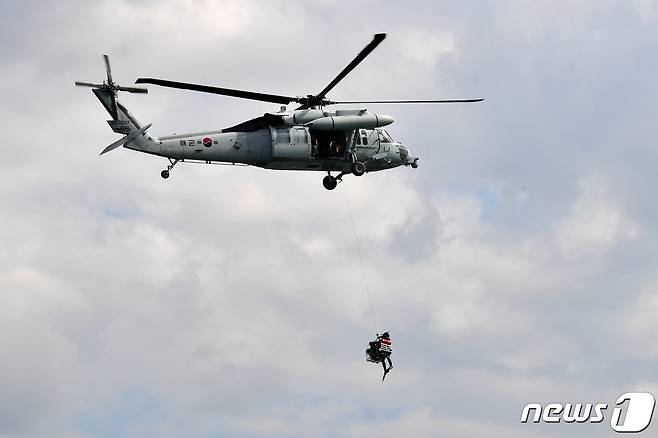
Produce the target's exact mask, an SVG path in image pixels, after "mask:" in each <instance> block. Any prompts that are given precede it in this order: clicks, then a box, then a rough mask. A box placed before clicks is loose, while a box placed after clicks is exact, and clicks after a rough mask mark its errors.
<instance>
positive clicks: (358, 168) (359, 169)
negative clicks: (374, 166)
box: [352, 161, 366, 176]
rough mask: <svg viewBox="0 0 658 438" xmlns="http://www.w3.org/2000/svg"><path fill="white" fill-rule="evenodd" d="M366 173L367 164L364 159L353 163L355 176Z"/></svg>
mask: <svg viewBox="0 0 658 438" xmlns="http://www.w3.org/2000/svg"><path fill="white" fill-rule="evenodd" d="M364 173H366V165H365V164H364V163H363V162H362V161H355V162H354V163H352V174H353V175H354V176H362V175H363V174H364Z"/></svg>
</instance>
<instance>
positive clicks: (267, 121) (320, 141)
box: [75, 33, 484, 190]
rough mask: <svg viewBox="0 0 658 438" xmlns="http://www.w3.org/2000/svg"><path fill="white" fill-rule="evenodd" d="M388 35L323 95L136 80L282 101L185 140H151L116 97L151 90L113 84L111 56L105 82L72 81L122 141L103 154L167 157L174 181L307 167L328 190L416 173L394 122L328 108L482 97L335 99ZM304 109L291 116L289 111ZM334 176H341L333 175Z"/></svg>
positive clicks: (178, 137)
mask: <svg viewBox="0 0 658 438" xmlns="http://www.w3.org/2000/svg"><path fill="white" fill-rule="evenodd" d="M384 38H386V34H385V33H378V34H375V35H374V38H373V40H372V41H371V42H370V43H369V44H368V45H366V46H365V47H364V48H363V49H362V50H361V51H360V52H359V53H358V54H357V56H356V57H355V58H354V59H353V60H352V61H351V62H350V63H349V64H348V65H347V66H346V67H345V68H344V69H343V70H342V71H341V72H340V73H339V74H338V75H337V76H336V77H335V78H334V79H333V80H332V81H331V82H330V83H329V84H328V85H327V86H326V87H325V88H324V89H323V90H322V91H320V92H319V93H318V94H308V95H306V96H284V95H277V94H266V93H258V92H253V91H244V90H237V89H231V88H221V87H214V86H207V85H198V84H192V83H187V82H176V81H170V80H165V79H156V78H141V77H140V78H138V79H137V80H136V81H135V83H136V84H151V85H158V86H162V87H169V88H177V89H183V90H192V91H199V92H204V93H212V94H219V95H224V96H230V97H236V98H242V99H250V100H256V101H262V102H270V103H277V104H281V105H284V106H281V107H280V109H279V111H277V112H270V113H265V114H264V115H262V116H259V117H256V118H253V119H251V120H247V121H245V122H242V123H239V124H237V125H234V126H231V127H228V128H224V129H219V130H213V131H204V132H197V133H192V134H183V135H170V136H164V137H154V136H151V135H150V134H149V133H147V130H148V129H149V128H150V127H151V124H148V125H142V124H141V123H140V122H138V121H137V119H136V118H135V117H134V116H133V115H132V114H131V113H130V112H129V111H128V109H127V108H126V107H125V106H124V105H123V104H122V103H121V102H120V101H119V100H118V98H117V95H118V92H119V91H123V92H128V93H148V89H146V88H142V87H123V86H120V85H118V84H116V83H115V82H114V80H113V79H112V71H111V68H110V61H109V57H108V55H103V59H104V62H105V71H106V74H107V81H103V83H101V84H94V83H89V82H78V81H76V82H75V85H76V86H84V87H91V88H92V91H93V93H94V94H95V95H96V97H97V98H98V99H99V100H100V102H101V104H102V105H103V106H104V107H105V109H106V110H107V112H108V113H109V114H110V116H111V117H112V119H111V120H108V124H109V125H110V128H112V130H113V131H114V132H116V133H119V134H123V137H122V138H121V139H119V140H117V141H116V142H114V143H112V144H111V145H109V146H107V147H106V148H105V149H103V151H102V152H101V153H100V155H103V154H105V153H107V152H110V151H112V150H114V149H116V148H118V147H119V146H123V147H125V148H127V149H132V150H135V151H139V152H144V153H147V154H152V155H157V156H161V157H165V158H167V159H168V160H169V164H168V165H167V166H166V168H165V169H164V170H163V171H162V172H161V174H160V175H161V176H162V178H164V179H167V178H169V176H170V173H171V171H172V169H173V168H174V166H175V165H176V164H178V163H183V162H191V163H206V164H229V165H231V164H232V165H251V166H257V167H262V168H266V169H277V170H308V171H321V172H326V173H327V175H326V176H325V177H324V178H323V180H322V184H323V186H324V187H325V188H326V189H327V190H333V189H335V188H336V186H337V185H338V183H339V182H341V181H342V178H343V176H345V175H348V174H352V175H355V176H362V175H364V174H366V173H368V172H374V171H380V170H387V169H393V168H395V167H399V166H406V167H412V168H414V169H415V168H418V160H419V158H418V157H415V156H413V155H411V153H410V152H409V149H408V148H407V147H405V146H404V145H403V144H402V143H400V142H399V141H396V140H394V139H393V137H392V136H391V135H390V134H389V133H388V132H387V131H386V130H385V129H383V127H385V126H388V125H390V124H392V123H393V122H394V119H393V117H391V116H387V115H383V114H376V113H372V112H370V111H368V110H367V109H365V108H361V109H337V110H335V111H326V110H325V108H326V107H328V106H331V105H340V104H345V105H352V104H359V105H361V104H380V103H386V104H408V103H419V104H423V103H471V102H481V101H482V100H484V99H449V100H446V99H444V100H363V101H334V100H330V99H328V98H327V97H326V96H327V93H329V91H331V90H332V89H333V88H334V87H335V86H336V85H337V84H338V83H339V82H340V81H342V80H343V79H344V78H345V77H346V76H347V75H348V74H349V73H350V72H351V71H352V70H354V68H355V67H356V66H357V65H359V64H360V63H361V62H362V61H363V60H364V59H365V58H366V57H367V56H368V55H369V54H370V53H371V52H372V51H373V50H374V49H375V48H376V47H377V46H378V45H379V44H380V43H381V42H382V41H383V40H384ZM292 103H297V104H299V106H298V107H297V108H295V109H294V110H292V111H290V110H288V109H287V106H288V105H290V104H292ZM332 172H337V174H336V175H332Z"/></svg>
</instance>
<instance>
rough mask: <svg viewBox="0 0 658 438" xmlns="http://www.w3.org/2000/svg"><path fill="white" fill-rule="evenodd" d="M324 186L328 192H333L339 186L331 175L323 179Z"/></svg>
mask: <svg viewBox="0 0 658 438" xmlns="http://www.w3.org/2000/svg"><path fill="white" fill-rule="evenodd" d="M322 185H323V186H324V188H325V189H327V190H333V189H335V188H336V186H337V185H338V181H337V180H336V178H334V177H333V176H331V175H327V176H325V177H324V178H323V179H322Z"/></svg>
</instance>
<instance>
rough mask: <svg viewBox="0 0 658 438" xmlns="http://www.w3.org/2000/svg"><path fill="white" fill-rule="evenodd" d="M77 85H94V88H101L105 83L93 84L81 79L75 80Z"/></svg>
mask: <svg viewBox="0 0 658 438" xmlns="http://www.w3.org/2000/svg"><path fill="white" fill-rule="evenodd" d="M75 85H77V86H78V87H92V88H100V87H102V86H103V84H92V83H89V82H80V81H75Z"/></svg>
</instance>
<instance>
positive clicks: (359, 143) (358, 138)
mask: <svg viewBox="0 0 658 438" xmlns="http://www.w3.org/2000/svg"><path fill="white" fill-rule="evenodd" d="M356 144H357V145H359V146H360V145H361V133H360V132H357V133H356Z"/></svg>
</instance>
